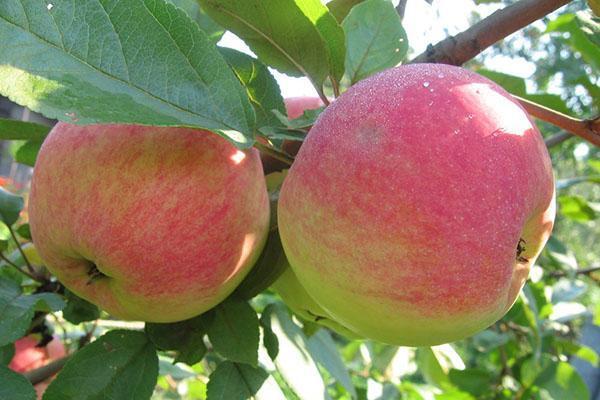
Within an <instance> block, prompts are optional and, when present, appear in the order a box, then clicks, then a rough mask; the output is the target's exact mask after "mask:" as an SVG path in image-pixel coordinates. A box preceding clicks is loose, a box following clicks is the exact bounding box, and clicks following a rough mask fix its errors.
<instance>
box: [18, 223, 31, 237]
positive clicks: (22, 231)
mask: <svg viewBox="0 0 600 400" xmlns="http://www.w3.org/2000/svg"><path fill="white" fill-rule="evenodd" d="M17 233H18V234H19V236H21V237H22V238H23V239H27V240H31V229H30V228H29V224H22V225H19V227H18V228H17Z"/></svg>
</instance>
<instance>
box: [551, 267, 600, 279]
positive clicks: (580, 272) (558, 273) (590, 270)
mask: <svg viewBox="0 0 600 400" xmlns="http://www.w3.org/2000/svg"><path fill="white" fill-rule="evenodd" d="M598 271H600V267H591V268H582V269H578V270H575V271H570V272H567V271H553V272H550V274H549V275H550V276H551V277H553V278H561V277H563V276H568V275H571V274H573V275H590V274H592V273H594V272H598Z"/></svg>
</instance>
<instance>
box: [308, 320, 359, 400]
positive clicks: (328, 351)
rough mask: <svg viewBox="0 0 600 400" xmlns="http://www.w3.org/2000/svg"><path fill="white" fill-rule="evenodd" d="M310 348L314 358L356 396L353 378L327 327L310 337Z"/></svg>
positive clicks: (353, 396)
mask: <svg viewBox="0 0 600 400" xmlns="http://www.w3.org/2000/svg"><path fill="white" fill-rule="evenodd" d="M308 349H309V351H310V353H311V354H312V356H313V358H314V359H315V360H316V361H317V362H318V363H319V364H320V365H321V366H323V368H325V369H326V370H327V372H329V373H330V374H331V376H332V377H333V378H334V379H335V380H336V381H337V382H338V383H339V384H341V385H342V386H343V387H344V389H346V391H347V392H348V393H350V395H351V396H352V398H356V397H357V394H356V389H355V388H354V385H353V384H352V378H351V377H350V373H349V372H348V368H347V367H346V365H345V364H344V361H343V360H342V357H341V356H340V353H339V351H338V349H337V346H336V344H335V342H334V341H333V339H332V338H331V334H330V333H329V332H328V331H327V330H325V329H319V330H318V331H317V332H316V333H315V334H314V335H312V336H311V337H310V338H309V339H308Z"/></svg>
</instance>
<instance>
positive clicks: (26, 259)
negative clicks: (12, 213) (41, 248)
mask: <svg viewBox="0 0 600 400" xmlns="http://www.w3.org/2000/svg"><path fill="white" fill-rule="evenodd" d="M6 226H7V227H8V231H9V232H10V236H12V238H13V240H14V241H15V244H16V245H17V249H19V253H21V257H23V261H25V265H26V266H27V271H29V273H30V274H32V275H33V274H35V269H34V268H33V265H31V263H30V262H29V259H28V258H27V256H26V255H25V252H24V251H23V249H22V248H21V243H19V239H17V235H15V231H13V229H12V228H11V227H10V225H6Z"/></svg>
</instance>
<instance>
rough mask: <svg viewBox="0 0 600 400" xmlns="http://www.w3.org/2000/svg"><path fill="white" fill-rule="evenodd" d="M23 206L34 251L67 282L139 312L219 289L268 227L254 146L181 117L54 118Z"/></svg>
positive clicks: (176, 305) (178, 309)
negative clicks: (167, 120) (168, 122)
mask: <svg viewBox="0 0 600 400" xmlns="http://www.w3.org/2000/svg"><path fill="white" fill-rule="evenodd" d="M29 212H30V216H29V217H30V226H31V234H32V237H33V242H34V243H35V246H36V248H37V250H38V251H39V254H40V256H41V257H42V259H43V260H44V261H45V264H46V266H47V268H48V269H49V270H50V271H51V272H52V273H53V274H55V275H56V276H57V278H58V279H59V280H60V281H61V282H62V283H63V284H64V285H65V286H66V287H67V288H68V289H69V290H71V291H73V292H74V293H76V294H77V295H79V296H80V297H82V298H84V299H86V300H88V301H90V302H92V303H94V304H96V305H98V306H100V307H101V308H103V309H104V310H106V311H108V312H109V313H111V314H112V315H114V316H115V317H118V318H121V319H128V320H142V321H149V322H174V321H180V320H184V319H188V318H191V317H193V316H196V315H198V314H201V313H203V312H205V311H207V310H208V309H210V308H212V307H213V306H215V305H216V304H217V303H219V302H221V301H222V300H223V299H225V297H227V295H229V294H230V293H231V292H232V291H233V290H234V289H235V287H236V286H237V285H238V284H239V283H240V282H241V280H242V279H243V278H244V276H245V275H246V274H247V273H248V271H249V270H250V268H251V267H252V266H253V264H254V262H255V261H256V259H257V257H258V256H259V254H260V251H261V249H262V247H263V245H264V242H265V239H266V235H267V231H268V228H269V199H268V194H267V190H266V186H265V180H264V176H263V174H262V166H261V162H260V157H259V154H258V152H257V151H256V150H255V149H250V150H246V151H241V150H238V149H236V148H235V147H234V146H233V145H232V144H230V143H229V142H228V141H226V140H225V139H223V138H221V137H220V136H217V135H216V134H214V133H211V132H208V131H202V130H197V129H188V128H165V127H152V126H139V125H89V126H77V125H70V124H66V123H58V124H57V125H56V126H55V127H54V129H53V130H52V131H51V132H50V134H49V136H48V137H47V138H46V140H45V142H44V144H43V145H42V148H41V150H40V153H39V155H38V159H37V162H36V166H35V169H34V174H33V181H32V188H31V195H30V200H29Z"/></svg>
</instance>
